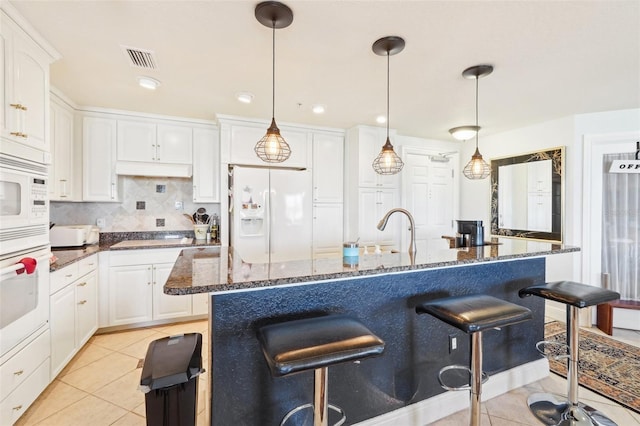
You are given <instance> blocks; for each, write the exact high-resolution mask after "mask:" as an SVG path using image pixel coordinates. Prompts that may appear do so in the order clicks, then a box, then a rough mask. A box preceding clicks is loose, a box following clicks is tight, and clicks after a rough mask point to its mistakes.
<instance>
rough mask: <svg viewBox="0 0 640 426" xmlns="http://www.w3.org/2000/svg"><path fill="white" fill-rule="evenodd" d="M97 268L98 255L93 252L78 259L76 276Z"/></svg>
mask: <svg viewBox="0 0 640 426" xmlns="http://www.w3.org/2000/svg"><path fill="white" fill-rule="evenodd" d="M96 269H98V255H97V254H94V255H92V256H89V257H85V258H84V259H81V260H80V261H78V276H79V277H81V276H83V275H87V274H88V273H89V272H91V271H95V270H96Z"/></svg>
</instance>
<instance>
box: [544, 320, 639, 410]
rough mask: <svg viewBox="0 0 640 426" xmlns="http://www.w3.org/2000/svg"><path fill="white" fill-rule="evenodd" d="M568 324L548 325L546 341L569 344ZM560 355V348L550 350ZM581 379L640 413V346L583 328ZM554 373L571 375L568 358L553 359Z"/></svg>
mask: <svg viewBox="0 0 640 426" xmlns="http://www.w3.org/2000/svg"><path fill="white" fill-rule="evenodd" d="M566 339H567V336H566V326H565V324H564V323H561V322H558V321H553V322H550V323H547V324H545V340H548V341H552V342H558V343H566ZM547 352H552V353H553V352H555V353H556V354H559V353H560V351H559V350H558V349H552V350H549V348H548V347H547ZM579 356H580V358H579V361H578V381H579V382H580V384H581V385H582V386H584V387H586V388H588V389H590V390H592V391H594V392H596V393H598V394H600V395H602V396H604V397H605V398H608V399H610V400H612V401H615V402H616V403H618V404H620V405H622V406H625V407H627V408H629V409H631V410H633V411H635V412H637V413H640V348H637V347H635V346H631V345H628V344H626V343H622V342H618V341H616V340H614V339H612V338H610V337H607V336H603V335H600V334H596V333H592V332H589V331H585V330H582V329H581V330H580V353H579ZM549 367H550V369H551V371H552V372H553V373H556V374H558V375H560V376H563V377H567V362H566V359H561V360H557V361H556V360H553V359H549Z"/></svg>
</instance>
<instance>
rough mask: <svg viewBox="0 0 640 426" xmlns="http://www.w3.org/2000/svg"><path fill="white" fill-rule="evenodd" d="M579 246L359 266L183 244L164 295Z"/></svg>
mask: <svg viewBox="0 0 640 426" xmlns="http://www.w3.org/2000/svg"><path fill="white" fill-rule="evenodd" d="M579 250H580V249H579V248H578V247H571V246H565V245H561V244H551V243H545V242H538V241H525V240H515V239H506V238H505V239H502V238H501V239H500V241H499V244H493V245H490V246H481V247H468V248H467V247H465V248H454V249H439V250H434V251H432V252H425V253H420V252H418V253H417V254H416V257H415V259H413V261H412V259H411V258H410V256H409V255H408V254H407V253H382V254H367V255H361V256H360V257H359V261H358V263H357V264H356V265H348V264H347V265H345V264H344V263H343V258H342V257H341V256H340V257H338V256H334V257H323V258H317V259H306V260H294V261H289V262H271V263H269V262H257V263H251V262H247V261H245V260H244V259H243V258H242V255H241V254H240V253H238V252H237V251H234V250H233V249H232V248H228V247H215V248H189V249H183V250H182V252H181V254H180V256H178V260H177V261H176V264H175V265H174V267H173V269H172V271H171V274H170V276H169V279H168V280H167V283H166V284H165V286H164V292H165V293H166V294H173V295H182V294H196V293H224V292H233V291H251V290H257V289H262V288H268V287H277V286H286V285H298V284H303V283H310V282H314V281H325V280H339V279H343V278H353V277H358V276H368V275H380V274H388V273H401V272H409V271H416V270H423V269H429V268H443V267H453V266H457V265H467V264H474V263H481V262H495V261H504V260H510V259H521V258H526V257H540V256H546V255H552V254H559V253H570V252H576V251H579Z"/></svg>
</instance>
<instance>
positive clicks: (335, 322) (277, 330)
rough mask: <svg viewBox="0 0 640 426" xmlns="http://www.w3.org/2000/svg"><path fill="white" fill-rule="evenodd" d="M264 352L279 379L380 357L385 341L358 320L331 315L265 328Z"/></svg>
mask: <svg viewBox="0 0 640 426" xmlns="http://www.w3.org/2000/svg"><path fill="white" fill-rule="evenodd" d="M258 340H259V341H260V344H261V345H262V352H263V353H264V356H265V358H266V360H267V363H268V364H269V368H270V369H271V373H272V375H273V376H275V377H279V376H284V375H287V374H291V373H296V372H299V371H305V370H311V369H317V368H322V367H327V366H329V365H332V364H337V363H341V362H346V361H352V360H356V359H361V358H365V357H368V356H372V355H379V354H381V353H382V351H383V350H384V342H383V341H382V340H381V339H380V338H379V337H378V336H376V335H375V334H373V333H372V332H371V331H370V330H369V329H368V328H367V327H365V326H364V325H363V324H362V323H361V322H359V321H358V320H356V319H354V318H351V317H349V316H345V315H330V316H325V317H316V318H308V319H302V320H294V321H288V322H284V323H279V324H271V325H267V326H264V327H262V328H260V329H259V330H258Z"/></svg>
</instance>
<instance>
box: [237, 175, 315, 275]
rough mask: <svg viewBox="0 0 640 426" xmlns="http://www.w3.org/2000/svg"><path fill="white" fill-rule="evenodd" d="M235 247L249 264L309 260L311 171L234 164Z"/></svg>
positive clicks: (310, 250) (310, 249)
mask: <svg viewBox="0 0 640 426" xmlns="http://www.w3.org/2000/svg"><path fill="white" fill-rule="evenodd" d="M230 183H231V186H230V192H229V193H230V196H231V200H229V205H230V206H232V208H231V212H230V215H231V220H230V222H231V224H232V226H231V239H230V240H231V246H232V247H233V248H234V249H235V250H236V251H237V252H238V253H239V254H240V256H241V257H242V260H243V261H244V262H247V263H267V262H284V261H290V260H302V259H310V258H311V253H312V248H311V245H312V223H313V221H312V211H313V209H312V196H311V193H312V181H311V171H310V170H288V169H277V168H259V167H241V166H234V167H233V169H232V176H231V178H230Z"/></svg>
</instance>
